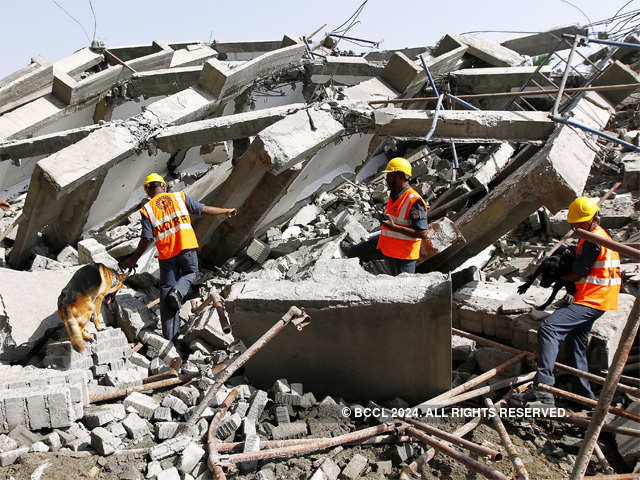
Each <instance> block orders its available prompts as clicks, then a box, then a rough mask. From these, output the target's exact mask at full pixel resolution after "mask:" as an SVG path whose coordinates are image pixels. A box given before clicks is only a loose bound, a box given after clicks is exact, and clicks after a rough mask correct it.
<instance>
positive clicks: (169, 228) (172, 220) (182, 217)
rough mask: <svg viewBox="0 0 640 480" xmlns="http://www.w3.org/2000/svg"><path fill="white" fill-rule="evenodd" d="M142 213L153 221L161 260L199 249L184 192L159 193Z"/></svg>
mask: <svg viewBox="0 0 640 480" xmlns="http://www.w3.org/2000/svg"><path fill="white" fill-rule="evenodd" d="M140 213H141V214H142V215H144V216H145V217H147V218H148V219H149V220H150V221H151V227H152V228H153V239H154V240H155V242H156V247H158V258H159V259H160V260H166V259H167V258H172V257H175V256H176V255H178V254H179V253H180V252H181V251H182V250H187V249H190V248H198V240H197V239H196V232H194V230H193V227H192V226H191V217H190V216H189V210H187V205H186V203H185V196H184V193H183V192H177V193H159V194H158V195H156V196H155V197H153V198H152V199H151V200H149V201H148V202H147V203H145V204H144V207H142V208H141V209H140Z"/></svg>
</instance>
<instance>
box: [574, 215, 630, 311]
mask: <svg viewBox="0 0 640 480" xmlns="http://www.w3.org/2000/svg"><path fill="white" fill-rule="evenodd" d="M592 233H595V234H596V235H600V236H601V237H604V238H608V239H610V238H611V237H610V236H609V235H608V234H607V232H606V231H605V230H604V229H603V228H602V227H600V226H597V227H596V228H594V229H593V230H592ZM583 243H584V240H580V242H579V243H578V251H580V250H581V249H582V245H583ZM575 283H576V294H575V295H574V298H575V302H574V303H577V304H578V305H584V306H586V307H591V308H595V309H596V310H617V309H618V294H619V293H620V285H621V284H622V280H621V277H620V254H619V253H618V252H615V251H613V250H610V249H608V248H606V247H602V246H601V247H600V255H598V258H597V259H596V261H595V262H594V263H593V266H592V267H591V270H589V273H588V274H587V275H586V276H584V277H582V278H581V279H580V280H578V281H576V282H575Z"/></svg>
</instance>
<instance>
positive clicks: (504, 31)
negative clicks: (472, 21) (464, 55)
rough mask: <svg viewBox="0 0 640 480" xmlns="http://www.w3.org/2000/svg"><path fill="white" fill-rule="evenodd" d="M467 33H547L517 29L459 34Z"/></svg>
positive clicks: (474, 31)
mask: <svg viewBox="0 0 640 480" xmlns="http://www.w3.org/2000/svg"><path fill="white" fill-rule="evenodd" d="M469 33H533V34H538V33H547V32H522V31H519V30H473V31H471V32H462V33H460V35H467V34H469Z"/></svg>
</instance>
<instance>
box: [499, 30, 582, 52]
mask: <svg viewBox="0 0 640 480" xmlns="http://www.w3.org/2000/svg"><path fill="white" fill-rule="evenodd" d="M563 34H567V35H584V36H586V35H588V31H587V29H586V28H580V27H579V26H578V25H570V26H568V27H562V28H555V29H553V30H549V31H547V32H542V33H536V34H534V35H527V36H526V37H518V38H512V39H511V40H507V41H505V42H502V43H501V45H502V46H503V47H506V48H508V49H510V50H513V51H514V52H517V53H519V54H520V55H528V56H530V57H533V56H536V55H542V54H545V53H551V52H555V51H561V50H567V49H569V48H571V41H570V40H567V41H566V42H562V43H561V40H562V35H563Z"/></svg>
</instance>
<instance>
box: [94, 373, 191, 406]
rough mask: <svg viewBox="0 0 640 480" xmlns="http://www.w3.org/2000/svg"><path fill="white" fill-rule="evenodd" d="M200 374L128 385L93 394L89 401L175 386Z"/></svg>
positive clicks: (101, 400)
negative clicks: (115, 389)
mask: <svg viewBox="0 0 640 480" xmlns="http://www.w3.org/2000/svg"><path fill="white" fill-rule="evenodd" d="M199 376H200V374H199V373H190V374H189V375H182V376H181V377H175V378H169V379H167V380H160V381H158V382H152V383H147V384H144V385H135V386H133V387H127V388H123V389H120V390H117V391H115V392H109V393H103V394H101V395H93V396H92V397H89V402H90V403H96V402H104V401H105V400H113V399H115V398H122V397H126V396H127V395H129V394H130V393H133V392H144V391H146V390H155V389H156V388H164V387H173V386H175V385H180V384H181V383H185V382H188V381H189V380H192V379H194V378H197V377H199Z"/></svg>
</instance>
